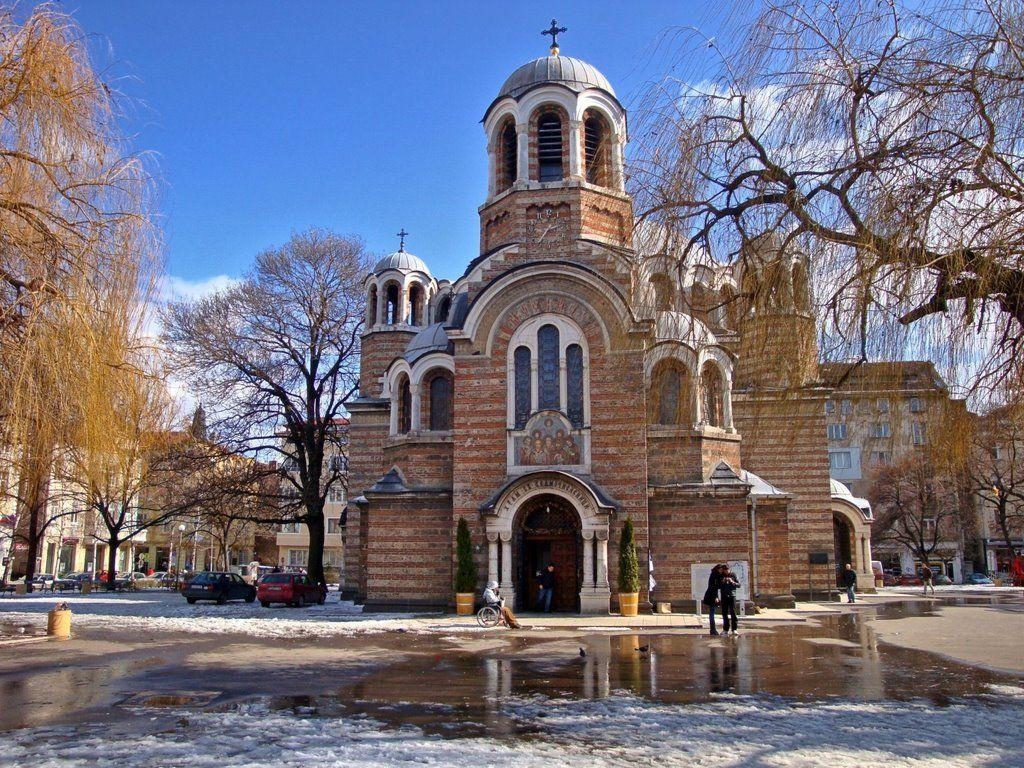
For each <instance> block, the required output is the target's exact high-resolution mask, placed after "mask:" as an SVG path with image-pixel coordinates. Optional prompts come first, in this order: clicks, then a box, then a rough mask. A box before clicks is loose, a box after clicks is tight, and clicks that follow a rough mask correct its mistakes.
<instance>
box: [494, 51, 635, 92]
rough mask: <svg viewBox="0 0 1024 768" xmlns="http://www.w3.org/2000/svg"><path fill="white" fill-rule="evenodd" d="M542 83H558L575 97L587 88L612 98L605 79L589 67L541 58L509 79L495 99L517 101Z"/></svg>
mask: <svg viewBox="0 0 1024 768" xmlns="http://www.w3.org/2000/svg"><path fill="white" fill-rule="evenodd" d="M546 83H559V84H560V85H564V86H566V87H567V88H571V89H572V90H574V91H576V92H577V93H580V92H582V91H585V90H586V89H587V88H600V89H601V90H602V91H607V92H608V93H610V94H611V95H612V96H614V95H615V91H614V90H612V86H611V83H609V82H608V78H607V77H605V76H604V75H602V74H601V73H600V72H598V70H597V67H595V66H594V65H593V64H588V63H587V62H585V61H581V60H580V59H574V58H573V57H572V56H541V57H540V58H539V59H534V60H533V61H531V62H528V63H526V64H523V66H521V67H520V68H519V69H517V70H516V71H515V72H513V73H512V74H511V75H509V77H508V79H507V80H506V81H505V83H504V85H502V86H501V90H500V91H498V98H499V99H500V98H502V97H503V96H511V97H512V98H513V99H518V98H519V97H520V96H522V95H523V94H524V93H526V92H527V91H528V90H530V89H531V88H533V87H534V86H537V85H543V84H546Z"/></svg>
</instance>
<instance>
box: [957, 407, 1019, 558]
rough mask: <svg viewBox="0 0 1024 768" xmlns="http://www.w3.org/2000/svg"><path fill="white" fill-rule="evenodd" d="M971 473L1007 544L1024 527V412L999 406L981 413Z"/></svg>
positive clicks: (973, 440) (974, 437)
mask: <svg viewBox="0 0 1024 768" xmlns="http://www.w3.org/2000/svg"><path fill="white" fill-rule="evenodd" d="M971 447H972V451H971V460H970V462H969V464H968V469H967V472H968V476H969V478H970V481H971V484H972V487H973V489H974V491H975V493H977V495H978V497H979V498H980V499H981V500H982V501H983V502H984V503H986V504H987V505H988V507H989V508H990V509H991V510H992V512H993V520H994V522H995V524H996V527H997V528H998V529H999V532H1000V533H1001V534H1002V537H1003V541H1004V542H1005V544H1006V546H1007V548H1010V549H1012V546H1013V545H1012V543H1011V542H1012V541H1013V537H1014V534H1016V536H1017V537H1018V538H1019V537H1020V535H1021V533H1022V531H1024V412H1022V409H1021V407H1020V406H1005V407H1001V408H995V409H992V410H990V411H989V412H988V413H986V414H984V415H983V416H981V417H979V418H978V419H977V420H976V423H975V424H974V429H973V431H972V433H971Z"/></svg>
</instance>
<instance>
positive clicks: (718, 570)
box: [701, 563, 729, 635]
mask: <svg viewBox="0 0 1024 768" xmlns="http://www.w3.org/2000/svg"><path fill="white" fill-rule="evenodd" d="M728 569H729V566H727V565H726V564H725V563H719V564H718V565H716V566H715V567H714V568H712V569H711V574H710V575H709V576H708V588H707V590H706V591H705V592H704V598H703V599H702V600H701V602H702V603H703V604H704V605H706V606H707V608H708V619H709V621H710V623H711V634H712V635H717V634H718V630H717V629H715V608H717V607H718V605H719V603H720V602H721V600H720V599H719V595H718V592H719V587H720V586H721V583H722V576H723V575H724V574H725V572H726V571H727V570H728ZM722 620H723V621H724V620H725V616H724V614H723V616H722Z"/></svg>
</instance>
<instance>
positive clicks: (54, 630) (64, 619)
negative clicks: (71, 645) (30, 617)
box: [46, 603, 71, 640]
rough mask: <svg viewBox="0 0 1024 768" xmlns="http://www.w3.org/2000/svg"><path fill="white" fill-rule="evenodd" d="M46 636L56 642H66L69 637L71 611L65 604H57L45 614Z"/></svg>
mask: <svg viewBox="0 0 1024 768" xmlns="http://www.w3.org/2000/svg"><path fill="white" fill-rule="evenodd" d="M46 634H48V635H49V636H50V637H55V638H57V639H58V640H68V639H69V638H70V637H71V609H70V608H69V607H68V604H67V603H57V606H56V607H55V608H54V609H53V610H52V611H50V612H49V613H47V614H46Z"/></svg>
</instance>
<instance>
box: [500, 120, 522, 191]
mask: <svg viewBox="0 0 1024 768" xmlns="http://www.w3.org/2000/svg"><path fill="white" fill-rule="evenodd" d="M518 177H519V147H518V145H517V139H516V124H515V122H513V121H512V120H511V119H510V120H506V121H505V125H504V127H503V128H502V129H501V134H500V136H499V138H498V191H499V192H501V191H502V190H505V189H508V188H509V187H511V186H512V184H513V183H514V182H515V180H516V179H517V178H518Z"/></svg>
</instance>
